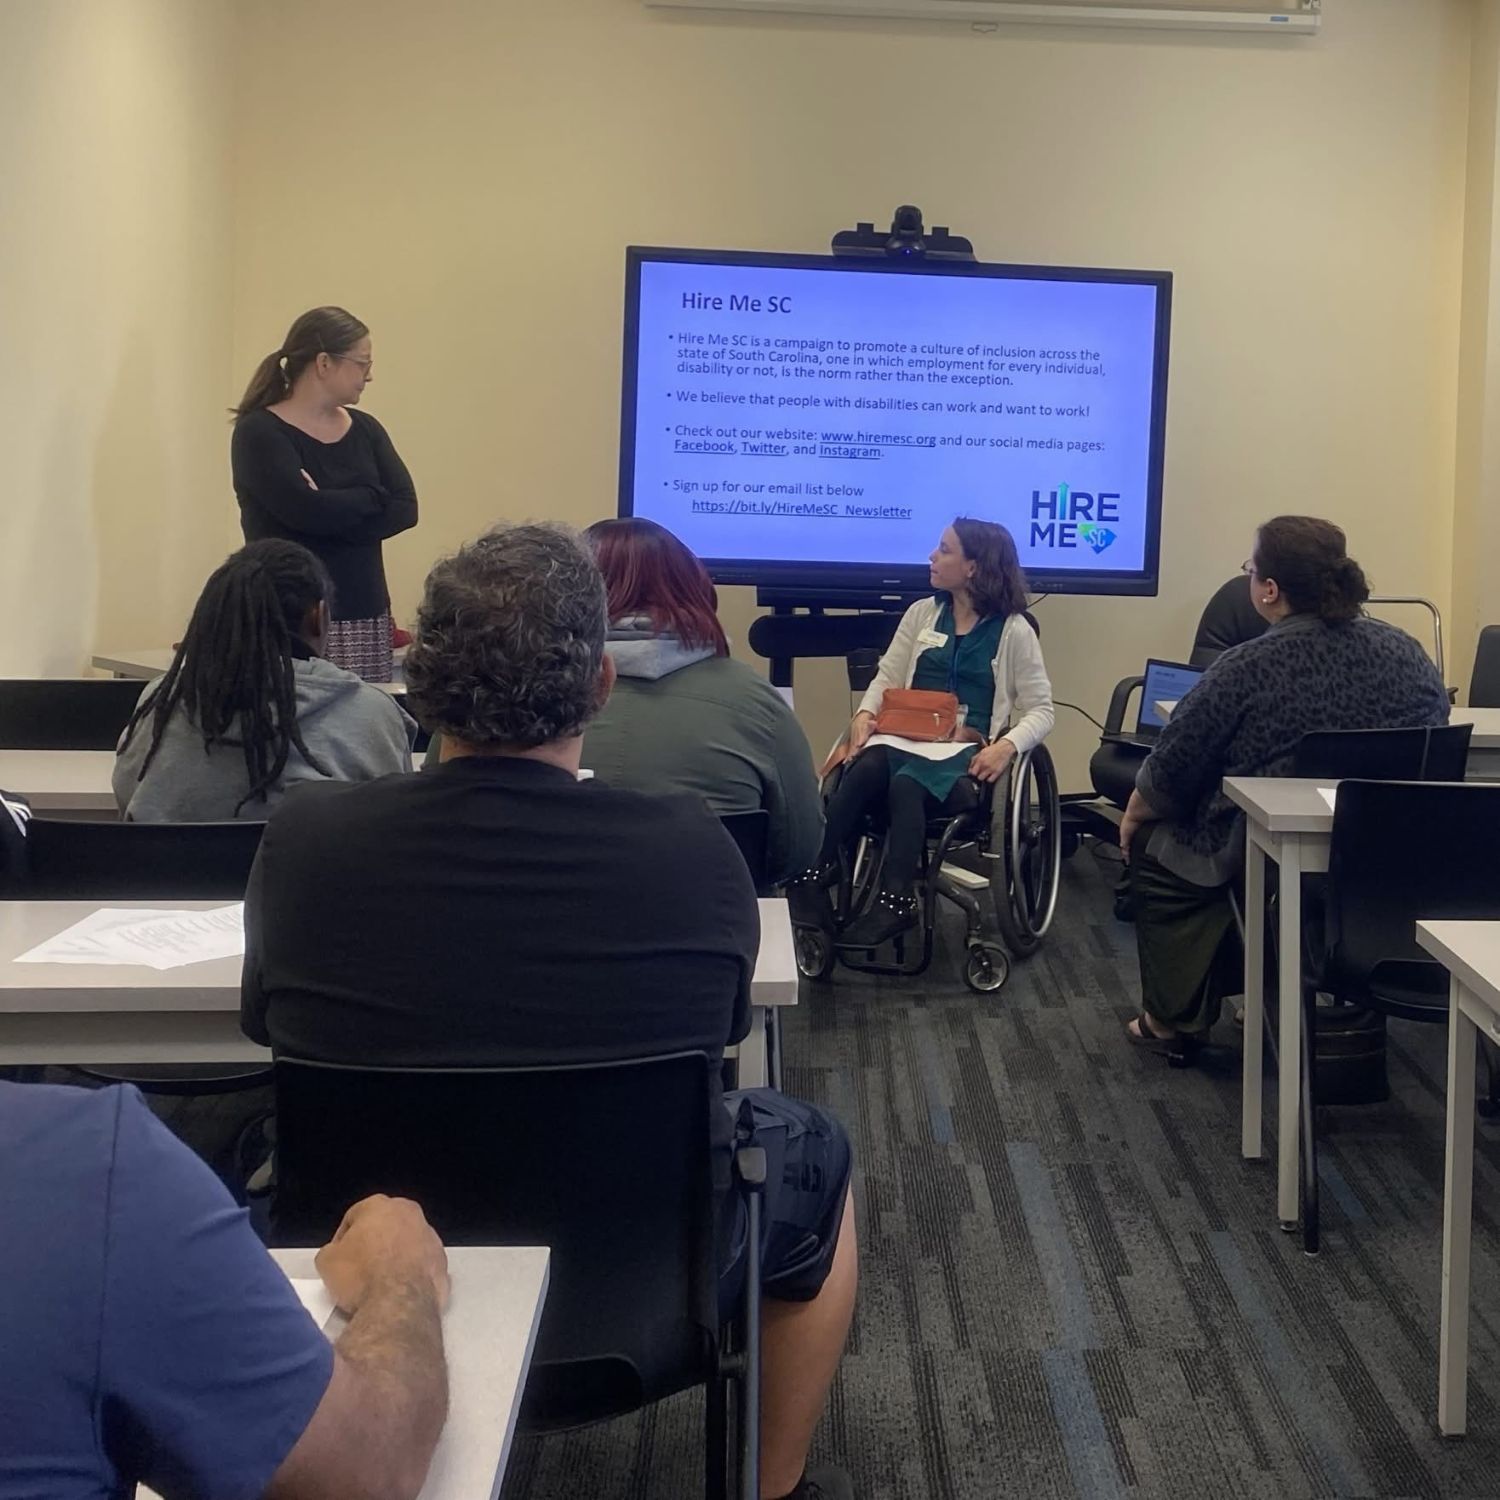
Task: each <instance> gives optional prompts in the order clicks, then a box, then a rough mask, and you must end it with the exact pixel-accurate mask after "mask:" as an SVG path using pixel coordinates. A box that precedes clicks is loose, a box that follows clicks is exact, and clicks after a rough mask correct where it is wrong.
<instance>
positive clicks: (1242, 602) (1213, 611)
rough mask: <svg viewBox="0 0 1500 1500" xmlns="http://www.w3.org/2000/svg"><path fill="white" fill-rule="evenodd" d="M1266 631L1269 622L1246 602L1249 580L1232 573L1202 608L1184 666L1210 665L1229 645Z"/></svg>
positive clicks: (1248, 601) (1248, 599)
mask: <svg viewBox="0 0 1500 1500" xmlns="http://www.w3.org/2000/svg"><path fill="white" fill-rule="evenodd" d="M1269 629H1270V622H1269V621H1267V620H1263V619H1262V618H1261V617H1260V616H1259V615H1258V614H1257V613H1256V612H1255V606H1254V605H1253V604H1252V603H1251V602H1250V580H1249V579H1248V578H1246V577H1245V575H1244V574H1243V573H1236V574H1235V575H1234V577H1233V578H1231V579H1230V580H1229V581H1228V582H1227V583H1221V584H1220V585H1219V587H1218V588H1217V589H1215V590H1214V593H1213V597H1212V598H1210V599H1209V601H1208V603H1207V604H1205V605H1204V606H1203V613H1202V614H1201V615H1200V616H1199V617H1198V633H1197V635H1195V636H1194V637H1193V651H1192V655H1190V656H1189V657H1188V665H1189V666H1193V667H1206V666H1210V665H1211V664H1212V663H1213V662H1216V661H1217V660H1218V659H1219V658H1220V657H1221V656H1223V654H1224V653H1225V652H1226V651H1227V650H1229V648H1230V647H1231V646H1239V645H1242V644H1243V643H1244V642H1245V641H1253V640H1254V639H1255V638H1256V637H1257V636H1262V635H1264V634H1265V633H1266V631H1267V630H1269Z"/></svg>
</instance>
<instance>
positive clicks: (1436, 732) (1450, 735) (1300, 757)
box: [1291, 724, 1474, 781]
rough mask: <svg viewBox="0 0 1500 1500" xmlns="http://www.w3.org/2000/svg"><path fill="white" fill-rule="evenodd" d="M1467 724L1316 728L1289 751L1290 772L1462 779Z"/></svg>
mask: <svg viewBox="0 0 1500 1500" xmlns="http://www.w3.org/2000/svg"><path fill="white" fill-rule="evenodd" d="M1473 733H1474V726H1473V725H1472V724H1444V725H1441V726H1439V727H1436V728H1430V729H1320V730H1318V731H1316V732H1315V733H1313V734H1304V735H1303V736H1302V738H1301V739H1300V740H1298V741H1297V746H1296V749H1295V750H1294V751H1293V759H1292V771H1291V774H1292V775H1293V776H1307V777H1316V778H1318V779H1325V778H1326V779H1328V780H1337V781H1341V780H1343V779H1345V778H1346V777H1353V778H1359V779H1361V780H1366V781H1462V780H1463V779H1464V767H1465V765H1466V764H1467V763H1468V759H1469V738H1470V736H1471V735H1472V734H1473Z"/></svg>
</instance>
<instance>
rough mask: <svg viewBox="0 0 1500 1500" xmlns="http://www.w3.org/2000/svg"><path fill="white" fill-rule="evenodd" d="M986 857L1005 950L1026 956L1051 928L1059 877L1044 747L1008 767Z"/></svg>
mask: <svg viewBox="0 0 1500 1500" xmlns="http://www.w3.org/2000/svg"><path fill="white" fill-rule="evenodd" d="M997 800H998V799H997ZM997 844H998V845H999V847H998V849H997V848H996V847H995V846H996V845H997ZM989 858H990V859H991V861H992V864H991V869H990V890H991V893H992V895H993V897H994V903H995V916H996V918H997V920H998V921H999V923H1000V930H1001V932H1002V934H1003V935H1004V937H1005V942H1006V946H1007V947H1009V948H1010V950H1011V952H1012V953H1014V954H1015V955H1016V956H1017V957H1019V958H1024V957H1026V956H1027V955H1029V954H1030V953H1032V952H1034V951H1035V949H1036V947H1037V945H1038V944H1039V943H1040V942H1041V940H1042V938H1043V937H1045V936H1046V933H1047V929H1048V928H1049V927H1050V926H1051V925H1052V917H1053V914H1054V913H1055V911H1056V910H1057V888H1058V881H1059V879H1060V878H1061V875H1062V817H1061V803H1060V799H1059V796H1058V789H1057V770H1056V767H1055V766H1054V765H1053V762H1052V757H1051V755H1050V754H1048V751H1047V747H1046V746H1045V745H1037V746H1035V747H1034V748H1033V749H1031V750H1028V751H1027V752H1026V753H1025V754H1024V755H1020V756H1018V757H1017V758H1016V760H1015V762H1014V763H1013V764H1012V766H1011V769H1010V775H1009V777H1008V779H1007V782H1006V793H1005V800H1004V804H1003V806H1002V807H997V808H996V814H995V817H994V821H993V822H992V824H991V837H990V850H989Z"/></svg>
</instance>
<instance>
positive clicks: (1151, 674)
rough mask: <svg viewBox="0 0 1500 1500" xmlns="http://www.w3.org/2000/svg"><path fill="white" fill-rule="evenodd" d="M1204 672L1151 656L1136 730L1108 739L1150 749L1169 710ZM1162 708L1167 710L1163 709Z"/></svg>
mask: <svg viewBox="0 0 1500 1500" xmlns="http://www.w3.org/2000/svg"><path fill="white" fill-rule="evenodd" d="M1204 671H1205V668H1203V667H1190V666H1189V665H1188V664H1187V663H1186V662H1181V661H1161V660H1160V659H1159V658H1157V657H1154V656H1153V657H1150V658H1148V660H1147V662H1146V671H1145V684H1144V686H1143V687H1142V688H1141V706H1140V708H1139V710H1138V711H1137V714H1136V721H1135V729H1134V730H1133V731H1132V732H1130V733H1126V734H1116V735H1110V736H1109V738H1110V739H1111V740H1112V741H1114V742H1115V743H1117V744H1126V745H1138V746H1140V747H1141V748H1142V749H1146V750H1149V749H1150V748H1151V746H1152V745H1154V744H1155V743H1156V739H1157V736H1158V735H1160V733H1161V732H1162V730H1163V729H1165V728H1166V727H1167V719H1168V718H1169V717H1170V710H1171V709H1172V708H1175V707H1176V706H1177V704H1178V703H1180V702H1181V701H1182V699H1183V697H1184V696H1185V695H1186V694H1187V692H1188V691H1189V689H1190V688H1191V687H1192V686H1193V684H1194V683H1195V682H1197V680H1198V679H1199V678H1200V677H1201V676H1202V675H1203V673H1204ZM1164 707H1165V708H1167V709H1168V712H1166V713H1164V712H1163V711H1162V709H1163V708H1164Z"/></svg>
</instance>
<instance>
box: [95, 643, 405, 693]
mask: <svg viewBox="0 0 1500 1500" xmlns="http://www.w3.org/2000/svg"><path fill="white" fill-rule="evenodd" d="M176 654H177V653H176V652H175V651H172V650H170V649H169V648H168V647H166V646H152V647H147V648H146V649H144V650H141V651H99V652H96V653H95V654H94V655H93V656H92V657H91V658H90V659H89V664H90V666H93V667H96V668H97V669H98V670H99V671H101V672H113V673H114V674H115V676H116V677H140V678H148V677H160V676H161V674H162V673H163V672H165V671H166V670H167V668H168V667H170V666H171V665H172V658H173V657H174V656H175V655H176ZM404 654H405V653H404V652H397V653H396V654H395V670H396V680H395V681H394V682H373V683H371V684H370V686H371V687H378V688H379V689H380V690H381V692H383V693H404V692H405V691H406V684H405V683H404V682H402V681H401V673H400V664H401V660H402V657H403V656H404Z"/></svg>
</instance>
